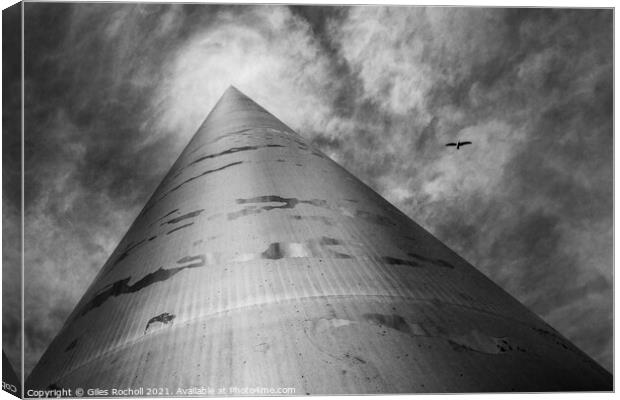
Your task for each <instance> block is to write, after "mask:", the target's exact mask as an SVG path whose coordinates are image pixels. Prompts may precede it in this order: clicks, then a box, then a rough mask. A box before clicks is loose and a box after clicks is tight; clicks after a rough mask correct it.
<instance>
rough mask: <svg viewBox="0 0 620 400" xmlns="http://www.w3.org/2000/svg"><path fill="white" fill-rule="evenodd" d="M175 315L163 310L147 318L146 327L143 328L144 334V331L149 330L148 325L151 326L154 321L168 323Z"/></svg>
mask: <svg viewBox="0 0 620 400" xmlns="http://www.w3.org/2000/svg"><path fill="white" fill-rule="evenodd" d="M175 317H176V316H175V315H174V314H169V313H167V312H165V313H162V314H159V315H157V316H155V317H153V318H151V319H149V322H147V323H146V328H144V334H146V332H147V331H148V330H149V326H151V324H154V323H155V322H161V323H162V324H164V325H168V323H170V322H171V321H172V320H173V319H174V318H175Z"/></svg>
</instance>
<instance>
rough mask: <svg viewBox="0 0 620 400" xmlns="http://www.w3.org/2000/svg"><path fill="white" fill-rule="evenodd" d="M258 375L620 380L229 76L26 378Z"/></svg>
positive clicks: (513, 384) (265, 378) (326, 380)
mask: <svg viewBox="0 0 620 400" xmlns="http://www.w3.org/2000/svg"><path fill="white" fill-rule="evenodd" d="M257 386H259V387H267V388H292V389H294V390H295V392H287V393H278V394H297V395H302V394H319V393H323V394H336V393H346V394H369V393H407V392H409V393H415V392H434V393H437V392H452V393H454V392H485V391H494V392H506V391H528V392H529V391H553V390H558V391H568V390H611V389H612V377H611V375H610V374H609V373H608V372H607V371H605V370H604V369H603V368H602V367H600V366H599V365H598V364H596V363H595V362H594V361H593V360H592V359H590V358H589V357H588V356H587V355H585V354H584V353H583V352H581V351H580V350H579V349H578V348H576V347H575V346H574V345H573V344H572V343H570V342H569V341H568V340H566V339H565V338H563V337H562V336H561V335H560V334H559V333H558V332H556V331H555V330H554V329H553V328H551V327H550V326H549V325H548V324H546V323H545V322H544V321H542V320H541V319H540V318H538V317H537V316H536V315H534V314H533V313H532V312H531V311H529V310H528V309H527V308H526V307H524V306H523V305H522V304H521V303H519V302H518V301H517V300H515V299H514V298H513V297H511V296H510V295H509V294H507V293H506V292H505V291H503V290H502V289H501V288H499V287H498V286H497V285H495V284H494V283H492V282H491V281H490V280H489V279H488V278H486V277H485V276H484V275H482V274H481V273H480V272H479V271H477V270H476V269H475V268H474V267H473V266H471V265H470V264H468V263H467V262H466V261H465V260H464V259H462V258H461V257H459V256H458V255H457V254H455V253H454V252H452V251H451V250H450V249H448V248H447V247H446V246H445V245H444V244H443V243H441V242H440V241H439V240H437V239H436V238H435V237H433V236H432V235H431V234H430V233H428V232H427V231H426V230H424V229H423V228H421V227H420V226H419V225H417V224H416V223H415V222H413V221H412V220H410V219H409V218H408V217H407V216H405V215H404V214H402V213H401V212H400V211H398V209H396V208H395V207H393V206H392V205H391V204H389V203H388V202H387V201H386V200H385V199H383V198H382V197H381V196H379V195H378V194H377V193H375V192H374V191H373V190H372V189H370V188H369V187H368V186H366V185H365V184H363V183H362V182H361V181H359V180H358V179H356V178H355V177H354V176H353V175H351V174H350V173H348V172H347V171H346V170H344V169H343V168H341V167H340V166H338V165H337V164H336V163H335V162H333V161H332V160H330V159H329V158H328V157H326V156H325V155H324V154H323V153H322V152H321V151H319V150H318V149H317V148H315V147H313V146H312V144H311V143H310V142H309V141H307V140H305V139H304V138H303V137H301V136H299V135H297V134H295V133H294V132H292V131H291V130H290V128H288V127H286V125H284V124H283V123H282V122H280V121H279V120H278V119H277V118H276V117H274V116H273V115H272V114H270V113H269V112H267V111H266V110H265V109H264V108H262V107H261V106H259V105H258V104H256V103H255V102H254V101H252V100H251V99H249V98H248V97H247V96H245V95H244V94H243V93H241V92H240V91H238V90H237V89H235V88H234V87H230V88H229V89H228V90H227V91H226V92H225V93H224V95H223V96H222V98H221V99H220V101H219V102H218V103H217V105H216V106H215V107H214V109H213V111H212V112H211V113H210V114H209V116H208V117H207V119H206V120H205V122H204V124H203V125H202V126H201V128H200V129H199V130H198V132H197V133H196V135H195V136H194V138H193V139H192V141H191V142H190V143H189V145H188V146H187V147H186V148H185V150H184V151H183V153H182V154H181V155H180V156H179V159H178V160H177V162H176V163H175V165H174V167H173V168H172V169H171V171H170V172H169V174H168V176H167V178H166V179H165V180H164V181H163V182H162V183H161V184H160V186H159V187H158V188H157V190H156V191H155V193H154V194H153V197H152V198H151V200H149V202H148V203H147V205H146V206H145V209H144V211H143V212H142V213H141V214H140V215H139V216H138V217H137V218H136V220H135V221H134V223H133V225H132V226H131V228H130V229H129V231H128V232H127V234H126V235H125V237H124V238H123V239H122V240H121V242H120V243H119V245H118V247H117V248H116V250H115V251H114V253H113V254H112V255H111V256H110V259H109V260H108V262H107V263H106V264H105V265H104V266H103V268H102V271H101V272H100V274H99V275H98V276H97V277H96V278H95V280H94V282H93V284H92V285H91V287H90V288H89V289H88V290H87V292H86V293H85V294H84V296H83V298H82V300H80V302H79V303H78V305H77V306H76V309H75V310H74V312H73V313H72V315H71V317H70V318H69V319H68V321H67V322H66V324H65V326H64V328H63V329H62V331H61V332H60V333H59V334H58V336H57V337H56V338H55V339H54V341H53V342H52V344H51V345H50V346H49V348H48V349H47V351H46V352H45V354H44V355H43V357H42V358H41V360H40V361H39V363H38V364H37V366H36V367H35V369H34V370H33V372H32V374H31V375H30V377H29V378H28V380H27V383H26V388H27V389H28V388H42V389H44V388H47V387H57V388H76V387H83V388H100V389H103V390H112V389H118V388H139V387H143V388H167V390H169V392H165V393H161V394H164V395H167V396H175V395H176V396H179V395H184V394H189V393H187V392H186V390H187V389H188V388H201V387H215V388H231V387H236V388H255V387H257ZM179 390H180V391H179ZM184 390H185V391H184ZM110 394H113V393H111V392H110ZM126 394H127V393H125V395H126ZM129 394H130V395H139V394H141V395H145V394H147V393H129ZM158 394H160V393H158ZM193 394H203V395H210V394H217V393H193ZM226 394H233V395H234V394H238V393H234V392H227V393H226Z"/></svg>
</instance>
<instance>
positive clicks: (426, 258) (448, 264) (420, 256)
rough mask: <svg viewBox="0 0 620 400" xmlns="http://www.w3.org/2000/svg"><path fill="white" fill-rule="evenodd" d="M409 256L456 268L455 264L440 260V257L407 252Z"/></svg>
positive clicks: (440, 265) (439, 265)
mask: <svg viewBox="0 0 620 400" xmlns="http://www.w3.org/2000/svg"><path fill="white" fill-rule="evenodd" d="M407 255H408V256H410V257H413V258H415V259H418V260H420V261H422V262H427V263H430V264H434V265H436V266H438V267H443V268H450V269H454V265H452V264H450V263H449V262H447V261H444V260H440V259H438V258H428V257H424V256H422V255H419V254H416V253H407Z"/></svg>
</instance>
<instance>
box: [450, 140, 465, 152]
mask: <svg viewBox="0 0 620 400" xmlns="http://www.w3.org/2000/svg"><path fill="white" fill-rule="evenodd" d="M466 144H471V142H461V141H460V140H459V141H457V142H456V143H448V144H446V146H456V149H457V150H458V149H459V148H461V146H465V145H466Z"/></svg>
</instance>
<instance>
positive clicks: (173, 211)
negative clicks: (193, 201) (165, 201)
mask: <svg viewBox="0 0 620 400" xmlns="http://www.w3.org/2000/svg"><path fill="white" fill-rule="evenodd" d="M177 211H179V209H178V208H175V209H174V210H172V211H170V212H169V213H168V214H166V215H164V216H163V217H161V218H160V220H162V219H164V218H166V217H168V216H170V215H172V214H174V213H175V212H177Z"/></svg>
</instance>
